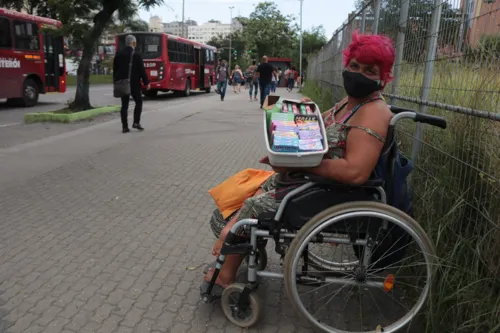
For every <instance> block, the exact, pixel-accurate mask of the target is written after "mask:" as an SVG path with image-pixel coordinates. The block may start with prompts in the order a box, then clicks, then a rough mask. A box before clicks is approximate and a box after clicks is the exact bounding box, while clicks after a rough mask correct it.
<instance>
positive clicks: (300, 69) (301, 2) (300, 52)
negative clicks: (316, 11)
mask: <svg viewBox="0 0 500 333" xmlns="http://www.w3.org/2000/svg"><path fill="white" fill-rule="evenodd" d="M299 1H300V47H299V48H300V51H299V57H300V60H299V78H300V81H299V82H300V84H299V91H301V90H302V4H303V2H304V0H299Z"/></svg>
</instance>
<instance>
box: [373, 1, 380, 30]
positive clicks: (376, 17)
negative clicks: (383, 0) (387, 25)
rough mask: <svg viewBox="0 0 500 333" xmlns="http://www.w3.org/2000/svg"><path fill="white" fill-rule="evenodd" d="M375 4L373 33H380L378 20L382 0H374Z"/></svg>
mask: <svg viewBox="0 0 500 333" xmlns="http://www.w3.org/2000/svg"><path fill="white" fill-rule="evenodd" d="M373 6H374V8H373V24H372V33H373V34H374V35H376V34H378V21H379V20H380V0H374V3H373Z"/></svg>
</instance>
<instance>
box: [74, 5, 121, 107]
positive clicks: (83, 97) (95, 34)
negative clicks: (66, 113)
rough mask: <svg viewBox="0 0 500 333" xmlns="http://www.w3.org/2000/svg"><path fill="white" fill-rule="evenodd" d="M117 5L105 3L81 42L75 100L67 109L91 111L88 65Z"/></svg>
mask: <svg viewBox="0 0 500 333" xmlns="http://www.w3.org/2000/svg"><path fill="white" fill-rule="evenodd" d="M119 5H120V1H119V0H115V1H105V5H104V7H103V9H102V10H101V11H100V12H99V13H97V14H96V16H95V18H94V26H93V27H92V30H91V31H90V33H89V34H88V35H87V37H86V38H85V40H84V41H83V54H82V59H81V61H80V64H79V65H78V70H77V85H76V93H75V99H74V100H73V102H72V103H71V104H70V105H69V108H70V109H71V110H72V111H75V112H78V111H85V110H89V109H92V105H91V104H90V93H89V87H90V82H89V79H90V63H91V62H92V56H93V55H94V48H95V45H96V44H97V42H98V40H99V38H100V37H101V35H102V32H103V31H104V28H105V27H106V25H107V24H108V23H109V21H110V20H111V17H112V16H113V13H114V12H115V11H116V10H117V9H118V7H119Z"/></svg>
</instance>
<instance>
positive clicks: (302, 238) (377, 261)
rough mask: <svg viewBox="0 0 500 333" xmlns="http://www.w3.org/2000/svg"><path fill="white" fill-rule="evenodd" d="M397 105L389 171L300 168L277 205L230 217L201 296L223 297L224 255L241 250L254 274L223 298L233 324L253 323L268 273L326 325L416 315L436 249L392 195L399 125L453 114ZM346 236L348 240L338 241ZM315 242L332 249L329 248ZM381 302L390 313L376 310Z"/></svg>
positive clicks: (355, 326) (351, 325) (380, 322)
mask: <svg viewBox="0 0 500 333" xmlns="http://www.w3.org/2000/svg"><path fill="white" fill-rule="evenodd" d="M391 110H392V112H393V113H394V116H393V118H392V120H391V123H390V127H389V131H388V134H387V140H386V143H385V146H384V149H383V154H382V155H384V156H385V159H384V163H385V164H387V165H386V167H387V170H388V173H389V174H390V175H391V176H390V177H386V178H384V179H377V178H373V179H370V180H368V181H367V182H366V183H365V184H362V185H348V184H341V183H337V182H334V181H331V180H328V179H323V178H321V177H318V176H316V175H310V174H303V175H302V177H303V178H304V180H306V181H305V182H304V183H303V185H300V186H299V187H297V188H295V189H294V190H292V191H291V192H289V193H288V194H287V195H286V196H285V197H284V199H283V200H282V202H281V204H280V205H279V207H278V209H277V211H276V212H275V213H274V212H273V213H266V214H262V215H261V216H258V217H257V218H255V219H242V220H240V221H238V222H236V224H235V225H234V226H233V227H232V229H231V232H229V233H228V235H227V237H226V239H225V242H224V244H223V246H222V248H221V250H220V255H219V256H218V258H217V261H216V266H215V270H214V274H213V277H212V279H211V281H210V284H209V287H208V288H207V290H205V291H202V294H201V299H202V301H203V302H204V303H210V302H212V301H214V300H215V299H216V298H217V297H215V296H214V295H212V290H213V287H214V285H215V281H216V279H217V276H218V274H219V272H220V269H221V268H222V265H223V264H224V261H225V258H226V256H228V255H232V254H237V255H243V256H246V258H247V264H248V272H247V276H246V279H247V282H246V283H234V284H232V285H230V286H228V287H227V288H226V289H224V291H223V293H222V295H221V299H220V301H221V306H222V310H223V312H224V314H225V315H226V317H227V318H228V320H229V321H231V322H232V323H233V324H235V325H236V326H239V327H242V328H248V327H252V326H254V325H256V324H257V323H258V321H259V319H260V318H261V315H262V312H263V311H264V310H263V307H264V306H263V304H262V303H261V301H260V297H259V295H258V294H257V292H256V291H257V289H258V286H259V280H260V279H264V278H274V279H283V280H284V285H285V291H286V295H287V298H288V300H289V302H290V304H291V306H292V307H293V309H294V310H295V312H296V313H297V314H299V315H300V316H301V317H302V318H303V319H305V321H306V322H307V323H308V324H309V325H310V326H311V327H312V328H313V329H315V330H317V331H319V332H329V333H346V332H369V333H376V332H391V333H392V332H398V331H400V330H401V329H402V328H404V327H406V326H407V325H408V324H409V323H410V322H411V321H412V320H413V319H414V317H415V316H417V314H418V313H419V312H420V310H421V309H422V307H423V306H424V305H425V303H426V301H427V298H428V297H429V295H430V291H431V287H432V283H433V278H434V276H435V266H436V260H435V259H436V257H435V249H434V245H433V243H432V241H431V240H430V239H429V237H428V236H427V235H426V233H425V231H424V230H423V229H422V227H421V226H420V225H419V224H418V223H417V222H416V221H415V220H414V219H413V218H412V217H411V216H410V215H412V213H411V212H404V211H402V210H400V209H398V208H396V207H395V206H396V205H394V202H395V200H397V199H398V198H395V196H397V195H400V194H396V193H393V192H394V191H393V188H394V187H393V186H391V185H393V184H391V179H393V177H392V176H393V173H394V170H395V163H397V162H398V159H397V157H398V150H397V141H396V135H395V126H396V123H397V122H398V121H399V120H402V119H412V120H414V121H415V122H420V123H425V124H429V125H433V126H437V127H441V128H443V129H445V128H446V121H445V120H444V119H443V118H440V117H436V116H431V115H425V114H419V113H417V112H415V111H412V110H409V109H404V108H399V107H396V106H391ZM219 219H220V217H219ZM212 222H213V221H212ZM212 225H213V224H212ZM242 226H245V228H246V230H247V231H248V233H249V235H250V237H249V240H246V241H245V242H244V243H242V242H240V241H237V238H238V237H237V236H236V235H235V232H236V231H237V230H238V228H240V227H242ZM217 231H219V232H220V229H219V230H214V232H217ZM269 239H272V240H273V241H274V245H275V246H274V250H275V251H276V253H277V254H278V255H280V256H281V266H283V272H280V273H278V272H273V271H267V270H266V265H267V253H266V246H265V245H266V244H267V240H269ZM339 246H345V247H346V249H344V250H342V251H336V250H337V248H338V247H339ZM317 249H326V254H325V253H321V254H319V253H317V251H316V250H317ZM332 252H334V255H333V256H330V254H331V253H332ZM412 262H413V266H411V265H410V263H412ZM302 287H303V288H304V290H305V292H304V293H301V292H300V290H299V288H302ZM377 302H378V303H377ZM380 310H386V311H387V313H386V314H383V315H380V314H375V313H374V312H376V311H380ZM358 313H359V315H357V314H358ZM332 322H334V323H332Z"/></svg>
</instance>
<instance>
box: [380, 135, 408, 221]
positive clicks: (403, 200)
mask: <svg viewBox="0 0 500 333" xmlns="http://www.w3.org/2000/svg"><path fill="white" fill-rule="evenodd" d="M412 170H413V164H412V163H411V161H410V160H408V159H407V158H406V157H404V156H403V155H402V154H401V152H400V151H399V149H398V143H397V139H396V133H395V130H394V128H390V129H389V132H388V133H387V140H386V143H385V145H384V148H383V150H382V154H381V155H380V158H379V160H378V163H377V166H376V167H375V171H374V173H375V177H376V178H378V179H383V180H384V181H385V185H384V190H385V192H386V196H387V204H388V205H391V206H393V207H395V208H397V209H399V210H401V211H403V212H406V213H407V214H409V215H413V208H412V204H411V199H410V194H409V192H408V181H407V180H408V176H409V175H410V173H411V172H412Z"/></svg>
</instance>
